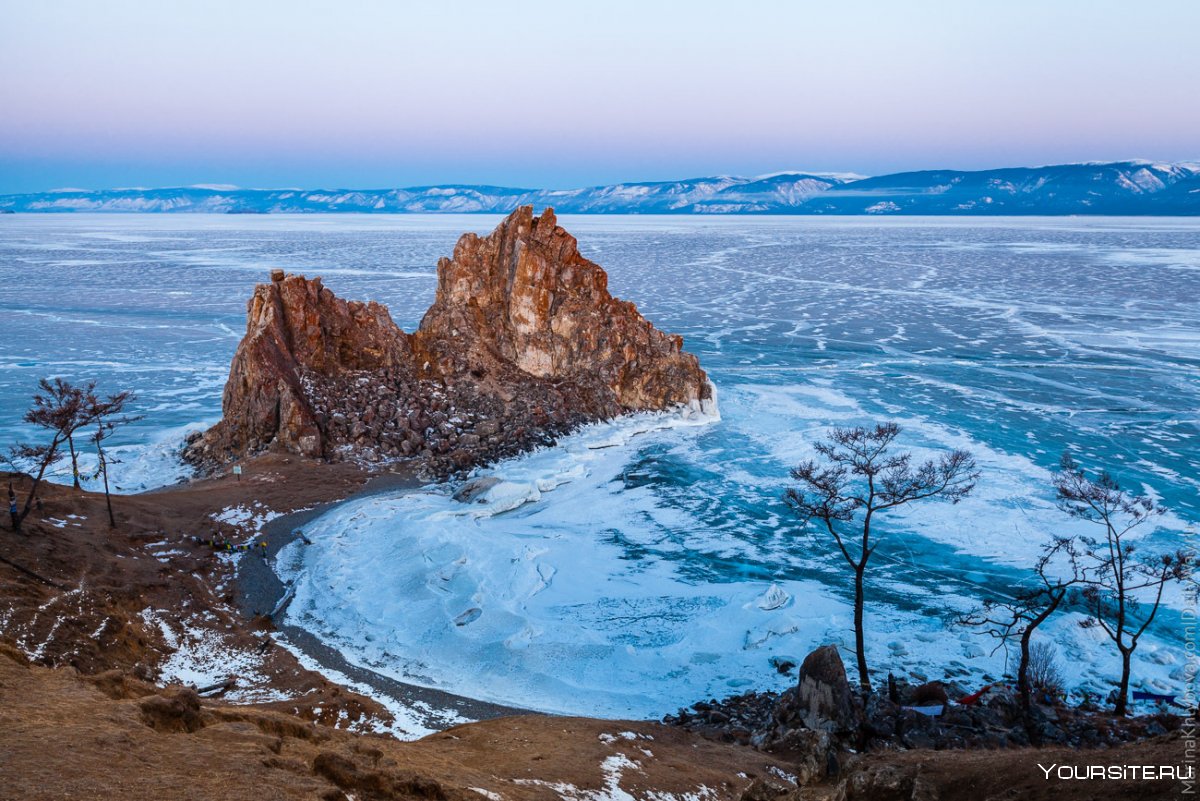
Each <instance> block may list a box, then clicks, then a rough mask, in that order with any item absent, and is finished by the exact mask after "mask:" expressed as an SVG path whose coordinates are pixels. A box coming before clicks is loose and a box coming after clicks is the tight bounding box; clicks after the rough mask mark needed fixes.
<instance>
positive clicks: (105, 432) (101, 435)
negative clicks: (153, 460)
mask: <svg viewBox="0 0 1200 801" xmlns="http://www.w3.org/2000/svg"><path fill="white" fill-rule="evenodd" d="M135 398H136V396H135V395H134V394H133V393H132V392H119V393H117V394H116V395H110V396H108V397H107V398H105V399H103V400H102V399H100V398H98V397H96V396H95V394H94V393H92V394H89V401H88V407H87V414H88V418H89V419H90V420H94V421H95V423H96V432H95V433H94V434H92V442H93V443H94V444H95V446H96V459H97V467H96V474H97V475H98V476H100V477H102V478H103V479H104V503H105V505H106V506H107V507H108V524H109V525H110V526H112V527H113V528H116V526H117V518H116V516H115V515H114V514H113V507H112V494H111V493H110V492H109V485H108V468H109V465H112V464H116V463H118V460H116V459H113V458H112V457H111V456H110V455H109V454H108V452H107V451H106V450H105V449H104V441H105V440H106V439H108V438H109V437H111V436H112V435H113V432H114V431H116V429H117V428H119V427H120V426H123V425H128V424H129V423H133V422H136V421H137V420H140V419H142V418H141V417H140V416H130V415H127V414H125V413H124V412H125V406H126V405H127V404H129V403H130V402H132V401H133V400H135Z"/></svg>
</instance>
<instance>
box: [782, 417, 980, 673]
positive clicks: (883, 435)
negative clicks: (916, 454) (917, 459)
mask: <svg viewBox="0 0 1200 801" xmlns="http://www.w3.org/2000/svg"><path fill="white" fill-rule="evenodd" d="M899 435H900V426H899V425H897V424H896V423H883V424H881V425H876V426H875V427H874V428H865V427H862V426H858V427H855V428H834V429H833V430H832V431H830V432H829V436H828V439H826V440H822V441H820V442H818V443H817V444H816V446H815V447H816V451H817V454H818V456H819V457H820V461H818V460H814V459H810V460H808V461H806V462H803V463H801V464H800V465H798V466H797V467H796V468H795V469H793V470H792V471H791V476H792V478H793V479H795V481H796V482H797V483H798V484H799V485H800V486H798V487H793V488H791V489H789V490H788V491H787V493H786V494H785V496H784V497H785V500H786V501H787V503H788V505H789V506H790V507H791V508H792V510H793V511H795V513H796V514H797V516H798V517H800V519H801V520H802V521H804V523H805V524H808V523H810V522H812V521H816V522H817V523H818V524H819V526H820V527H821V528H823V529H824V530H825V531H826V532H827V533H828V534H829V536H830V537H832V538H833V541H834V542H835V543H836V544H837V547H838V550H839V551H841V554H842V556H843V557H844V558H845V560H846V563H847V564H848V565H849V566H850V569H851V570H853V571H854V645H855V654H856V656H857V660H858V683H859V686H860V687H861V688H862V691H863V692H864V693H869V692H870V691H871V680H870V676H869V675H868V673H867V654H866V646H865V644H864V634H863V631H864V629H863V605H864V587H863V585H864V580H865V577H866V572H867V564H868V563H869V562H870V559H871V555H872V554H873V553H875V549H876V548H877V547H878V546H879V542H878V537H877V535H876V532H874V531H873V530H872V524H873V523H874V522H875V517H876V515H878V514H880V513H882V512H886V511H887V510H889V509H894V508H896V507H898V506H903V505H905V504H908V503H912V502H914V501H921V500H928V499H932V498H942V499H944V500H948V501H950V502H951V503H958V502H959V501H960V500H962V499H963V498H965V497H967V495H968V494H970V492H971V490H972V489H973V488H974V487H975V482H976V480H977V479H978V478H979V471H978V470H977V469H976V466H975V459H974V457H972V456H971V454H969V453H967V452H966V451H961V450H956V451H951V452H950V453H947V454H944V455H942V456H941V457H939V458H938V459H936V460H934V459H929V460H927V461H925V462H922V463H920V464H914V463H913V458H912V454H911V453H907V452H902V453H892V452H891V447H892V445H893V443H894V442H895V440H896V438H897V437H898V436H899ZM873 537H874V539H873Z"/></svg>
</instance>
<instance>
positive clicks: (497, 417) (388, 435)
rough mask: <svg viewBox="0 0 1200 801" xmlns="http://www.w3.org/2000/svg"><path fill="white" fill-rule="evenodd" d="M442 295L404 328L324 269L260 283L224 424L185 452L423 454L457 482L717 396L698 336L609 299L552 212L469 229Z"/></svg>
mask: <svg viewBox="0 0 1200 801" xmlns="http://www.w3.org/2000/svg"><path fill="white" fill-rule="evenodd" d="M437 270H438V285H437V295H436V298H435V300H434V303H433V305H432V306H431V307H430V308H429V310H428V312H426V314H425V316H424V319H423V320H422V321H421V325H420V327H419V328H418V329H417V331H415V332H414V333H412V334H409V333H406V332H404V331H402V330H401V329H400V328H399V327H398V326H397V325H396V324H395V323H394V322H393V321H392V319H391V316H390V315H389V313H388V310H387V309H386V308H385V307H384V306H382V305H380V304H377V303H360V302H357V301H346V300H342V299H341V298H338V297H337V296H335V295H334V294H333V292H332V291H330V290H329V289H328V288H327V287H325V286H324V285H323V284H322V282H321V279H320V278H313V279H308V278H305V277H303V276H299V275H285V274H284V273H283V271H282V270H276V271H274V272H273V273H272V276H271V282H270V283H268V284H260V285H259V286H257V287H256V288H255V290H254V295H253V296H252V297H251V299H250V303H249V306H248V310H247V320H246V335H245V337H244V338H243V339H242V342H241V344H240V345H239V346H238V349H237V352H236V353H235V355H234V358H233V364H232V366H231V369H230V373H229V380H228V382H227V383H226V386H225V393H224V396H223V398H222V412H223V418H222V420H221V422H220V423H218V424H217V425H216V426H214V427H213V428H212V429H210V430H209V431H208V432H206V433H205V434H204V436H203V437H201V438H199V439H197V440H195V441H193V442H192V443H190V444H189V446H188V448H187V450H186V451H185V458H187V459H188V460H189V461H192V462H193V463H196V464H198V465H200V466H201V467H214V466H217V465H220V464H223V463H225V462H228V461H232V460H234V459H237V458H241V457H243V456H246V455H249V454H252V453H254V452H257V451H259V450H262V449H264V448H267V447H269V446H274V447H278V448H282V449H284V450H287V451H291V452H294V453H300V454H303V455H306V456H312V457H320V458H326V459H358V460H363V461H378V460H381V459H387V458H403V457H408V458H414V459H418V460H421V461H422V462H423V464H424V465H425V466H427V467H428V468H429V470H430V471H431V472H433V473H435V474H439V475H445V474H448V473H451V472H454V471H459V470H465V469H467V468H469V467H472V466H474V465H477V464H481V463H486V462H489V461H492V460H494V459H497V458H501V457H504V456H509V455H512V454H515V453H518V452H520V451H522V450H524V449H526V448H529V447H531V446H535V445H541V444H546V443H547V442H550V441H552V440H553V439H554V438H555V437H557V436H559V435H561V434H563V433H565V432H567V431H569V430H570V429H571V428H573V427H575V426H577V425H579V424H581V423H586V422H592V421H597V420H603V419H608V418H611V417H615V416H617V415H620V414H624V413H626V412H633V411H649V410H664V409H669V408H672V407H677V406H690V407H694V408H696V409H700V408H702V407H703V405H704V404H706V403H707V402H710V401H711V399H712V391H711V387H710V385H709V382H708V378H707V376H706V375H705V373H704V371H703V370H702V369H701V368H700V364H699V362H698V361H697V359H696V357H695V356H693V355H692V354H690V353H686V352H685V351H684V350H683V340H682V339H681V338H680V337H678V336H672V335H669V334H665V333H663V332H661V331H659V330H658V329H656V328H655V327H654V326H653V325H651V324H650V322H649V321H648V320H646V319H645V318H644V317H642V315H641V314H640V313H639V312H638V310H637V308H636V307H635V306H634V305H633V304H632V303H629V302H627V301H622V300H618V299H617V298H614V297H613V296H612V295H611V294H609V292H608V276H607V275H606V274H605V272H604V270H603V269H601V268H600V266H599V265H597V264H594V263H593V262H591V261H589V260H587V259H586V258H584V257H583V256H582V255H581V254H580V253H579V248H578V245H577V242H576V240H575V238H574V237H573V236H571V235H570V234H569V233H567V232H566V231H565V230H563V229H562V228H561V227H560V226H559V225H558V224H557V220H556V219H555V216H554V212H553V210H552V209H546V210H545V212H544V213H543V214H542V215H541V216H540V217H535V216H534V214H533V208H532V207H531V206H523V207H521V208H519V209H517V210H516V211H514V212H513V213H512V214H510V215H509V216H508V217H507V218H506V219H505V220H504V221H503V222H501V223H500V225H498V226H497V227H496V229H495V230H494V231H493V232H492V233H491V234H489V235H488V236H485V237H480V236H477V235H475V234H465V235H464V236H462V237H461V238H460V239H459V241H458V244H457V245H456V246H455V248H454V254H453V257H452V258H443V259H442V260H441V261H440V262H438V268H437Z"/></svg>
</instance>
